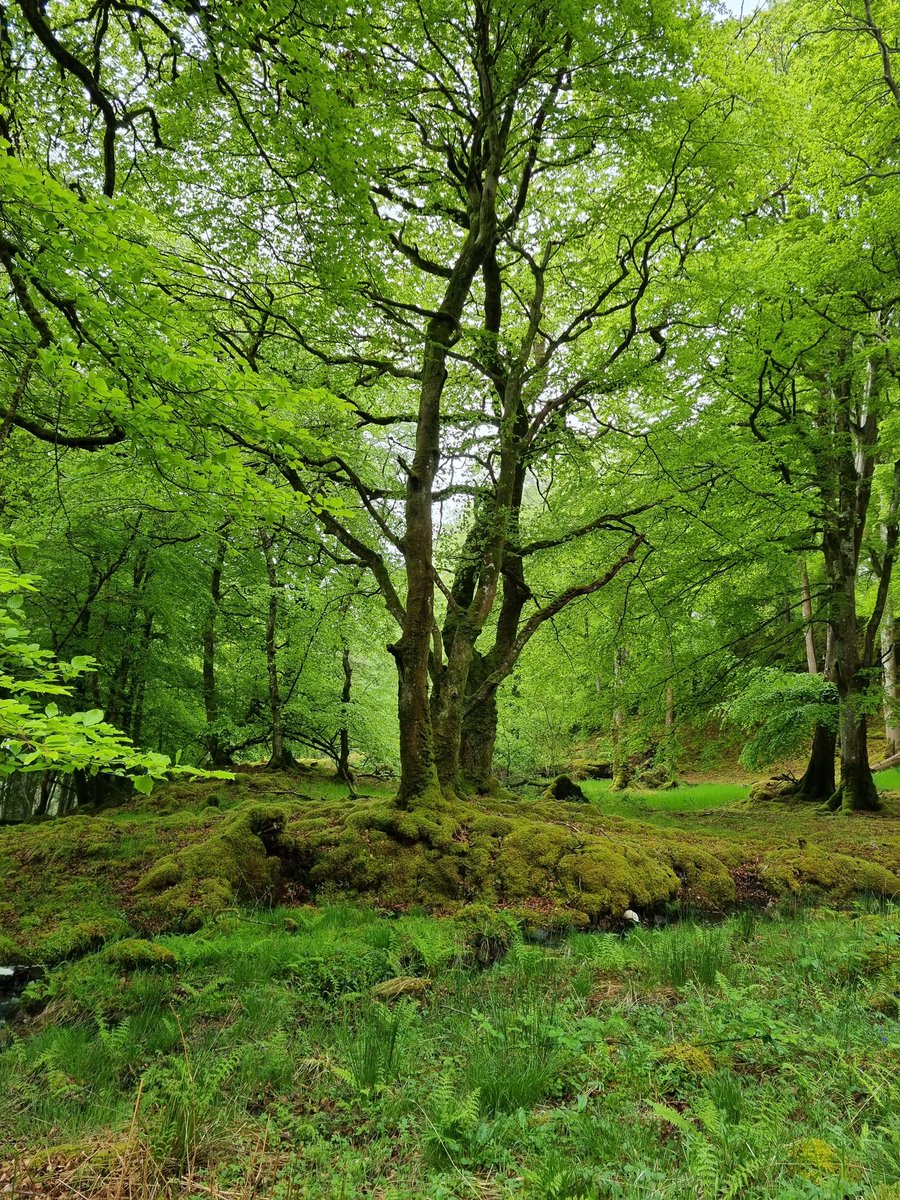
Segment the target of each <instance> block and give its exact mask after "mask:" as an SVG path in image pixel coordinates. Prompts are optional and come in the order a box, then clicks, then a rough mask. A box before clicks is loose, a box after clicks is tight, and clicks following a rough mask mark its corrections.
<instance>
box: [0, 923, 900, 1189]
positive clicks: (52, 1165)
mask: <svg viewBox="0 0 900 1200" xmlns="http://www.w3.org/2000/svg"><path fill="white" fill-rule="evenodd" d="M160 943H161V944H162V945H164V946H165V947H166V948H167V949H168V950H170V951H171V952H172V953H173V954H174V955H175V957H176V959H177V962H178V968H177V970H176V971H171V970H164V969H161V968H160V969H153V970H141V969H136V970H133V971H130V972H127V973H125V974H122V973H121V972H120V970H119V969H118V968H117V969H113V966H112V963H111V961H110V959H109V956H105V955H104V954H103V953H97V954H93V955H90V956H88V957H86V958H83V959H81V960H80V961H78V962H75V963H71V964H69V965H65V966H62V967H59V968H58V969H56V970H55V971H54V972H52V973H51V975H50V976H49V978H48V979H47V980H46V981H45V982H44V983H43V984H41V985H36V986H33V988H32V995H31V998H30V1002H29V1003H30V1006H31V1012H32V1016H31V1017H30V1019H29V1020H26V1021H24V1022H22V1023H20V1024H19V1025H18V1026H17V1027H16V1028H15V1029H14V1030H13V1029H9V1028H8V1029H6V1030H5V1031H2V1032H0V1038H2V1039H3V1042H4V1044H3V1046H2V1048H0V1160H5V1165H0V1180H3V1179H5V1178H7V1177H12V1176H13V1172H14V1171H15V1173H16V1174H15V1177H16V1178H17V1179H19V1180H20V1181H21V1186H22V1190H23V1194H25V1188H26V1183H25V1179H26V1178H28V1177H30V1178H31V1179H32V1180H36V1181H38V1182H41V1181H42V1182H43V1185H44V1186H45V1187H46V1188H47V1189H48V1191H49V1189H50V1188H51V1186H55V1185H59V1186H62V1185H61V1184H60V1181H65V1188H66V1190H67V1194H78V1195H81V1196H85V1197H93V1196H96V1197H99V1196H100V1195H104V1196H111V1195H117V1194H118V1195H120V1196H123V1197H124V1196H125V1195H130V1196H132V1197H140V1198H141V1200H149V1198H150V1197H154V1196H172V1197H174V1196H176V1195H177V1196H194V1195H196V1196H198V1197H199V1196H201V1195H203V1196H209V1195H215V1194H219V1195H226V1194H227V1195H229V1196H239V1197H250V1196H251V1195H256V1196H266V1197H272V1198H273V1200H279V1198H280V1200H288V1198H292V1200H294V1198H296V1200H299V1198H300V1197H303V1198H304V1200H333V1198H335V1197H340V1196H344V1197H357V1196H359V1197H373V1198H374V1197H380V1198H381V1200H388V1198H390V1200H413V1198H414V1197H421V1196H428V1197H434V1198H436V1200H441V1198H450V1197H459V1198H462V1197H491V1198H496V1200H502V1198H505V1197H522V1198H524V1200H560V1198H563V1197H568V1198H570V1200H575V1198H583V1200H588V1198H590V1200H594V1198H607V1197H610V1198H611V1197H624V1198H628V1200H632V1198H633V1200H638V1198H641V1200H644V1198H646V1200H650V1198H651V1197H652V1198H656V1200H669V1198H671V1200H676V1198H678V1200H681V1198H683V1197H698V1198H700V1200H714V1198H723V1197H727V1196H734V1197H741V1198H746V1200H769V1198H772V1197H778V1198H779V1200H813V1198H819V1200H838V1198H844V1197H869V1198H870V1200H892V1198H893V1195H894V1193H893V1192H892V1191H891V1190H890V1188H891V1187H894V1186H897V1185H898V1184H900V1122H898V1120H897V1111H898V1105H900V1078H898V1073H897V1071H896V1063H897V1056H898V1054H900V1022H898V1020H897V1017H896V1013H895V1014H894V1015H893V1016H892V1015H888V1014H887V1013H886V1012H885V1011H884V1009H885V1007H887V1005H886V1003H885V997H890V996H896V995H898V994H900V909H898V908H897V907H896V906H894V905H893V904H891V903H890V902H886V901H884V900H880V901H879V902H878V903H861V904H858V905H857V906H856V907H855V908H854V909H852V910H850V911H847V912H836V911H832V910H830V909H816V908H810V909H804V910H801V911H797V912H793V911H791V910H780V909H776V910H774V911H769V912H767V913H760V914H757V915H756V916H754V917H753V918H752V919H748V918H747V917H746V916H745V915H743V914H735V915H734V916H732V917H730V918H728V919H727V920H724V921H722V922H720V923H718V924H716V925H705V924H700V925H694V924H691V923H688V922H682V923H676V924H673V925H671V926H668V927H666V928H662V929H658V930H653V929H648V930H641V931H639V932H638V933H636V934H633V935H631V936H629V937H628V938H626V939H625V940H622V939H620V938H619V937H616V936H613V935H610V934H596V933H594V934H591V933H579V934H573V935H571V936H570V937H568V938H567V939H565V940H564V941H562V942H561V943H559V944H558V945H555V946H553V947H552V948H546V947H538V946H535V945H530V944H526V943H522V942H520V941H516V942H514V944H513V945H512V947H511V949H510V951H509V953H508V954H507V955H506V957H505V958H504V959H502V960H501V961H500V962H498V963H496V964H494V965H492V966H490V967H488V968H479V967H478V966H477V963H476V959H475V956H474V954H473V952H472V950H471V948H470V947H471V945H472V941H471V935H470V933H469V932H468V931H467V929H466V927H465V925H464V923H463V922H460V921H454V920H449V919H435V918H429V917H426V916H424V915H421V914H412V915H408V916H403V917H399V918H390V917H387V916H380V915H378V914H376V913H374V912H373V911H372V910H370V909H365V908H359V907H356V906H353V905H339V906H336V907H324V908H320V909H312V908H306V909H301V910H298V909H288V908H282V909H269V910H264V909H263V910H248V911H245V912H235V913H231V914H228V915H226V916H224V917H221V918H220V919H219V921H218V922H217V923H216V925H215V926H213V927H210V928H208V929H206V930H204V931H201V932H200V933H196V934H192V935H183V936H169V937H163V938H161V939H160ZM410 972H413V973H415V974H418V975H420V976H421V977H423V978H424V979H426V980H427V983H428V986H427V987H425V988H423V989H422V990H421V991H420V993H419V994H418V995H416V996H415V997H410V996H400V997H399V998H398V999H396V1000H394V1001H392V1002H389V1003H386V1002H381V1001H379V1000H378V999H376V998H375V997H374V996H373V991H372V989H373V986H374V985H376V984H377V983H378V982H380V981H381V980H384V979H390V978H392V977H396V976H405V975H408V974H409V973H410ZM898 1011H900V1010H898ZM26 1160H27V1161H28V1162H29V1163H31V1166H30V1167H29V1168H25V1166H24V1162H25V1161H26ZM14 1163H15V1167H14V1166H13V1164H14ZM126 1185H127V1186H126ZM31 1186H32V1184H31V1183H28V1184H27V1187H31ZM116 1189H118V1191H117V1190H116ZM129 1189H130V1190H129ZM14 1198H15V1193H13V1200H14Z"/></svg>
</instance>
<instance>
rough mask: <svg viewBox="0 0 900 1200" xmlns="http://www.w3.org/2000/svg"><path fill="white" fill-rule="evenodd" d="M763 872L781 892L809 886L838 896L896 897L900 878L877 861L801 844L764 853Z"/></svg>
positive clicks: (899, 890) (796, 890)
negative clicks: (859, 893)
mask: <svg viewBox="0 0 900 1200" xmlns="http://www.w3.org/2000/svg"><path fill="white" fill-rule="evenodd" d="M762 873H763V875H764V876H765V877H766V878H767V879H768V880H769V881H771V883H772V884H774V885H775V887H776V889H777V890H778V891H781V892H799V891H801V890H802V889H803V888H804V887H811V888H814V889H817V890H820V891H824V892H828V893H829V894H830V895H832V896H835V897H837V898H845V897H847V896H852V895H853V894H854V893H856V892H870V893H874V894H876V895H882V896H895V895H897V894H898V892H900V878H898V877H897V876H896V875H895V874H894V873H893V872H892V871H889V870H887V868H885V867H883V866H881V865H880V864H879V863H876V862H870V861H868V860H867V859H862V858H854V857H851V856H850V855H848V854H837V853H834V852H826V851H824V850H820V849H819V848H818V847H816V846H802V847H798V848H796V849H791V850H778V851H775V852H773V853H770V854H768V855H767V856H766V858H765V860H764V862H763V865H762Z"/></svg>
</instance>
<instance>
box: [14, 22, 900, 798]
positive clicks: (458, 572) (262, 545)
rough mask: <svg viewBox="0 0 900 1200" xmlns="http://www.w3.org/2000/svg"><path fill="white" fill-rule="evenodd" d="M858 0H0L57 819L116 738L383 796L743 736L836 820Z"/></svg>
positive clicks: (863, 466) (882, 271)
mask: <svg viewBox="0 0 900 1200" xmlns="http://www.w3.org/2000/svg"><path fill="white" fill-rule="evenodd" d="M897 20H898V11H897V9H896V6H894V5H893V4H892V2H889V0H881V2H880V3H868V2H866V3H862V2H861V3H859V4H855V3H849V2H848V3H836V2H835V3H810V2H807V0H783V2H781V3H778V4H775V5H773V6H772V7H771V8H768V9H759V10H756V11H753V12H745V13H744V14H743V15H741V16H735V15H733V14H731V13H727V12H724V11H720V10H716V9H710V8H704V7H702V6H699V5H695V4H688V3H671V4H668V3H663V4H653V5H650V4H647V3H643V2H641V0H636V2H634V3H631V2H629V3H625V4H617V5H609V6H597V5H594V4H572V3H570V2H565V3H563V2H556V0H540V2H539V3H535V2H534V0H521V2H519V0H504V3H502V4H493V3H483V2H482V0H478V2H476V3H474V4H472V3H465V2H461V3H458V4H457V3H451V4H449V5H447V4H440V5H433V6H432V5H429V4H426V3H415V4H408V5H407V4H405V3H401V4H399V5H397V4H391V5H388V6H382V7H379V5H378V4H377V3H375V4H369V5H367V6H365V7H364V8H363V9H360V10H359V11H357V10H355V9H353V10H346V9H345V8H344V7H343V6H337V5H336V6H330V5H329V4H328V3H327V2H323V3H321V4H318V5H316V7H315V11H314V12H308V13H303V12H301V11H300V10H298V9H297V8H296V7H295V6H293V5H291V4H286V3H284V4H283V3H274V4H267V5H254V4H231V3H219V2H218V0H209V2H207V3H201V4H192V3H187V4H185V3H180V2H179V0H171V2H170V0H160V2H159V3H154V4H153V5H151V6H146V7H145V6H142V5H137V4H131V3H126V2H119V0H100V2H99V3H92V4H80V3H77V2H74V0H73V2H69V0H65V2H63V0H59V2H54V3H38V2H37V0H17V2H15V3H10V4H7V5H5V6H3V11H2V23H0V61H2V73H0V137H2V143H3V149H4V150H5V154H4V156H3V158H2V161H0V267H2V271H3V279H4V284H5V286H4V288H3V290H2V295H0V323H2V339H0V345H2V358H0V363H2V365H0V370H2V390H3V396H4V399H3V416H2V421H0V442H2V456H3V467H2V489H3V492H2V505H3V518H4V537H5V538H6V539H7V540H6V542H5V546H6V550H5V554H6V556H7V562H8V566H7V567H4V570H5V571H7V572H11V573H12V574H11V576H10V577H12V575H15V573H16V572H19V573H24V572H25V570H26V564H25V563H24V561H23V557H22V556H23V553H24V551H23V547H27V546H33V547H34V549H33V551H32V552H31V560H30V564H29V565H28V566H27V570H28V572H29V575H28V586H27V590H26V591H25V592H24V594H23V595H22V596H21V598H20V599H17V600H16V602H15V603H16V605H17V606H18V607H17V608H16V611H17V612H20V613H21V614H22V617H23V619H24V622H25V627H27V629H28V630H29V631H30V633H29V634H28V636H29V637H33V638H34V645H35V647H36V649H35V650H34V651H29V653H30V654H32V662H31V665H30V666H29V664H28V663H26V662H24V661H23V660H22V650H21V646H22V645H23V644H24V643H22V641H21V634H20V633H19V632H16V629H17V627H16V625H15V622H13V623H12V625H11V626H8V627H7V632H6V633H5V635H4V636H5V637H6V642H7V647H6V651H5V655H6V660H5V666H4V670H5V672H6V676H5V679H6V683H5V686H6V688H7V689H8V694H9V695H17V696H19V697H21V696H22V695H23V694H24V691H23V685H22V683H21V682H19V683H13V682H11V681H14V680H17V679H18V680H20V681H21V679H22V677H23V675H22V673H23V671H24V672H25V674H26V675H27V674H28V672H29V671H31V672H32V675H33V673H34V662H35V661H36V660H35V659H34V657H33V655H34V654H39V655H41V656H43V655H45V654H46V655H49V656H51V658H47V659H44V658H40V660H39V661H41V662H46V663H48V664H49V663H50V662H51V660H52V661H53V662H57V663H58V662H63V663H65V662H74V663H80V664H81V667H80V669H79V670H78V671H72V672H71V682H70V685H69V686H68V687H67V688H66V693H65V695H64V696H63V697H62V700H61V703H60V704H59V707H58V708H57V710H56V712H57V714H58V719H60V720H68V719H69V717H73V719H74V721H75V725H74V726H73V728H75V727H76V726H77V727H80V729H81V731H82V734H83V730H84V729H85V728H89V727H95V726H87V725H85V723H84V714H86V713H87V714H95V713H102V714H103V732H104V736H108V737H109V738H110V739H111V740H110V741H109V742H108V744H107V743H106V742H104V741H103V738H102V737H101V738H99V739H98V740H97V755H98V756H97V758H96V759H95V760H93V761H92V762H86V761H85V760H84V758H83V756H82V757H81V758H79V757H78V755H77V754H76V753H75V751H74V748H73V750H72V754H71V755H69V756H68V757H67V755H66V754H65V753H62V754H61V755H60V756H59V757H58V758H57V759H56V760H55V761H56V769H57V770H61V771H64V772H71V771H74V772H75V776H74V779H75V784H76V792H77V794H78V799H79V802H80V803H82V804H84V803H90V802H96V801H97V800H98V799H100V798H102V796H103V795H106V794H107V793H108V791H109V788H110V786H111V781H110V778H109V777H108V776H107V775H106V774H105V768H106V765H107V760H106V759H104V757H103V756H104V755H105V754H106V755H112V756H113V759H115V753H116V751H115V746H116V744H120V748H121V745H124V744H126V743H127V744H128V745H130V746H132V748H133V749H132V751H131V752H130V753H133V754H134V755H135V758H134V759H133V761H132V766H131V767H130V768H128V767H125V766H123V764H122V762H119V764H118V768H117V769H118V770H120V772H121V771H124V772H125V773H126V774H128V773H130V774H131V775H132V776H133V777H135V778H139V777H140V776H142V775H144V774H147V773H149V774H150V775H151V776H152V775H154V774H155V775H157V776H158V777H164V776H165V775H166V772H167V771H169V773H171V770H170V768H171V764H172V763H174V762H176V761H178V762H183V763H185V764H192V765H195V766H196V767H198V768H201V769H210V768H212V769H229V768H231V767H234V766H240V765H241V764H242V763H247V762H252V761H259V760H260V759H264V760H267V761H268V763H269V764H270V765H271V766H272V767H275V768H290V767H291V766H292V765H293V764H295V763H296V762H297V760H299V759H302V758H304V757H306V758H309V757H316V758H321V757H325V758H328V759H330V760H331V761H332V762H333V763H334V766H335V769H336V770H337V772H338V774H339V775H340V777H341V778H342V779H344V780H345V781H346V783H347V784H348V786H349V787H350V789H351V790H352V789H353V776H354V773H356V772H362V773H366V772H370V773H371V772H374V773H376V774H377V773H382V774H387V775H391V774H396V775H397V777H398V796H397V803H398V805H399V806H400V808H401V809H403V810H409V809H416V808H421V807H424V808H426V809H427V808H435V807H437V808H441V807H442V806H443V805H445V804H450V805H452V804H453V803H454V802H455V801H457V800H460V799H464V798H466V797H470V796H473V795H477V794H479V793H481V794H485V793H490V792H492V791H494V790H496V789H497V788H498V787H500V786H501V785H503V786H506V785H508V784H509V783H510V782H511V781H512V780H514V778H515V777H522V778H525V779H527V778H529V777H533V776H534V775H535V774H541V773H546V772H550V773H552V772H553V771H554V770H560V769H563V768H569V767H571V764H572V762H573V761H575V760H577V759H578V758H579V756H580V757H581V758H584V757H585V755H587V757H591V755H593V756H594V757H598V756H599V757H602V758H608V759H610V761H613V762H614V763H615V765H616V769H617V770H618V768H619V767H622V769H623V770H626V772H627V770H628V769H630V768H629V767H628V764H629V763H631V764H632V766H633V765H634V764H635V763H637V762H638V761H639V760H640V759H641V758H642V756H643V758H645V759H646V758H647V757H648V755H649V758H650V759H652V760H653V761H654V762H655V764H656V766H657V767H658V768H660V769H662V770H663V771H664V773H665V772H668V773H669V774H671V773H673V772H674V771H675V770H676V769H677V764H678V762H679V758H680V757H682V758H683V756H684V754H685V751H686V748H687V747H693V750H692V751H691V753H696V746H697V742H698V738H700V739H701V740H703V739H706V740H708V741H709V744H710V745H711V746H713V745H722V746H725V745H733V744H734V742H735V739H740V738H741V737H742V736H746V738H748V739H750V744H749V746H748V749H747V751H746V754H745V761H746V762H747V763H748V764H752V765H753V766H754V767H755V768H756V767H760V768H761V767H765V766H767V765H769V764H776V763H777V762H778V761H779V760H783V759H785V758H799V757H802V756H803V755H804V754H806V753H807V751H809V750H810V746H811V748H812V749H811V751H810V759H809V765H808V768H807V770H806V772H805V773H802V775H801V777H800V778H799V779H795V784H796V787H795V790H796V791H797V792H798V794H800V795H802V796H804V797H807V798H809V799H814V800H817V801H820V802H828V803H830V804H831V805H832V806H833V807H843V808H844V809H845V810H853V809H870V808H873V807H876V806H877V804H878V798H877V792H876V788H875V783H874V779H873V776H872V774H871V771H870V769H869V752H868V745H867V735H868V732H869V727H870V726H871V727H872V729H873V730H875V729H876V727H877V730H878V733H879V737H880V736H881V734H880V729H881V725H880V721H881V715H880V714H881V713H882V710H883V713H884V731H885V737H886V747H885V751H884V755H883V756H884V757H886V756H888V755H890V754H891V753H893V752H894V751H896V750H897V748H898V738H897V729H896V726H897V717H896V712H895V710H896V664H895V649H894V617H893V605H892V570H893V563H894V558H895V554H896V547H897V539H898V486H900V453H898V446H900V444H898V425H897V416H896V413H897V405H896V397H897V368H896V363H895V357H896V354H895V341H896V323H897V315H896V306H897V296H896V294H895V293H896V278H897V246H898V235H900V228H898V214H900V203H898V201H900V193H898V184H897V179H898V175H897V170H896V161H895V160H896V157H897V145H898V132H900V85H898V77H897V75H896V73H895V68H896V62H897V60H896V48H895V39H894V35H893V33H892V32H891V30H895V29H896V26H897ZM32 577H33V578H32ZM10 630H12V632H10ZM16 639H18V642H17V641H16ZM29 644H30V643H29ZM17 647H18V648H17ZM46 669H47V670H48V671H51V672H52V671H55V670H56V668H55V667H50V666H48V667H47V668H46ZM32 682H33V683H34V687H33V689H32V693H31V694H32V699H31V701H29V702H28V703H30V704H31V709H30V710H29V711H32V714H33V715H35V714H36V716H35V719H37V717H40V716H41V714H43V717H44V718H46V719H50V718H49V716H48V713H49V710H48V709H47V707H46V705H47V703H48V702H51V701H50V696H49V693H50V691H51V690H52V688H51V687H50V686H49V685H48V684H47V681H46V679H45V681H44V684H43V685H40V683H39V682H35V681H34V679H32ZM9 689H12V690H9ZM5 703H6V702H5ZM52 703H53V704H54V706H55V705H56V702H55V701H53V702H52ZM26 707H27V706H26ZM3 719H4V733H5V734H6V737H7V741H6V742H5V743H4V746H5V749H4V751H3V753H4V755H5V756H6V758H5V763H4V769H5V770H8V771H9V770H13V769H18V770H21V769H22V768H23V767H24V768H27V769H31V770H38V769H44V768H46V767H47V765H48V764H47V762H46V761H45V758H44V757H42V756H41V753H40V750H39V746H38V743H37V740H35V741H34V742H33V744H32V741H29V739H28V737H27V736H25V735H23V734H22V731H21V730H19V731H18V732H17V731H16V729H15V728H14V722H13V723H12V724H11V725H9V726H8V727H7V720H8V718H7V717H4V718H3ZM54 719H57V718H56V717H54ZM9 720H12V718H9ZM91 720H92V721H93V720H94V717H91ZM96 720H97V721H98V722H99V718H97V719H96ZM79 722H80V726H79ZM115 731H118V732H115ZM701 731H705V732H704V733H702V734H701ZM742 731H743V732H742ZM73 736H76V735H75V734H73ZM122 738H124V739H125V740H126V741H125V742H121V739H122ZM117 739H119V742H118V743H117ZM61 745H62V743H61ZM836 746H837V749H838V759H839V769H838V772H837V775H836V774H835V763H834V759H835V747H836ZM104 747H105V748H104ZM739 748H740V747H738V749H739ZM711 752H712V751H711ZM141 755H144V760H143V762H144V765H143V766H142V765H141V762H140V758H141ZM167 760H168V762H169V767H166V765H165V764H166V761H167ZM109 761H113V760H112V759H110V760H109ZM98 772H99V774H98ZM141 786H144V784H143V783H141Z"/></svg>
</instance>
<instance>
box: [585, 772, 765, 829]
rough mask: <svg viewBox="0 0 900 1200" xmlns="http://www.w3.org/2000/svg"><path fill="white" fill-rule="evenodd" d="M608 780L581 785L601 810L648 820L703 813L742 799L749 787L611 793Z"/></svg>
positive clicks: (733, 785) (732, 785)
mask: <svg viewBox="0 0 900 1200" xmlns="http://www.w3.org/2000/svg"><path fill="white" fill-rule="evenodd" d="M609 786H610V784H609V780H607V779H590V780H585V781H584V782H583V783H582V784H581V787H582V789H583V790H584V792H585V795H587V797H588V799H590V800H592V801H593V802H594V803H595V804H596V805H597V806H598V807H599V808H601V809H602V811H603V812H606V813H609V814H610V815H611V816H616V817H636V818H639V819H641V820H652V819H653V817H654V816H655V815H658V814H663V815H664V816H667V815H669V814H672V813H682V812H690V813H696V812H705V811H707V810H709V809H714V808H722V807H725V806H727V805H729V804H735V803H736V802H737V801H739V800H745V799H746V797H747V792H748V791H749V788H748V787H747V786H745V785H744V784H739V783H695V784H682V785H681V786H679V787H675V788H672V789H671V790H669V791H641V790H640V789H638V788H629V790H628V791H625V792H611V791H610V790H609Z"/></svg>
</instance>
